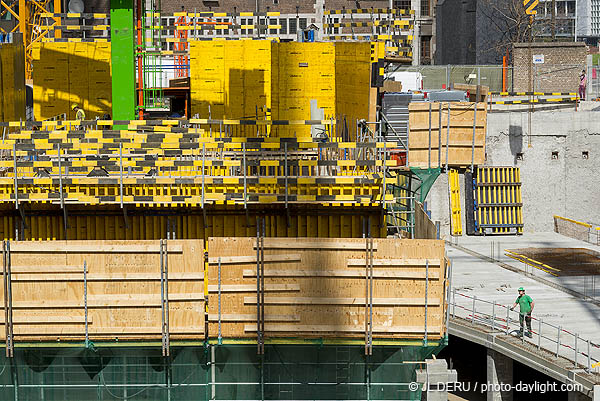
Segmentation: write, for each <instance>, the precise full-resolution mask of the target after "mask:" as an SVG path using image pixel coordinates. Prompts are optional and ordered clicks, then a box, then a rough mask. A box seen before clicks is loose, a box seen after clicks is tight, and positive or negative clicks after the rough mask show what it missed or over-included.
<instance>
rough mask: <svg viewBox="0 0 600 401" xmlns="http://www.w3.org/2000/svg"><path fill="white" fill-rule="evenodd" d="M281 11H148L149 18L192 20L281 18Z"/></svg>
mask: <svg viewBox="0 0 600 401" xmlns="http://www.w3.org/2000/svg"><path fill="white" fill-rule="evenodd" d="M280 15H281V13H280V12H279V11H267V12H258V13H256V12H239V13H219V12H213V11H198V12H190V11H180V12H176V13H173V14H162V13H159V12H154V11H146V17H147V18H159V17H160V18H168V17H190V18H223V17H279V16H280Z"/></svg>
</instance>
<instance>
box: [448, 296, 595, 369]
mask: <svg viewBox="0 0 600 401" xmlns="http://www.w3.org/2000/svg"><path fill="white" fill-rule="evenodd" d="M449 305H450V306H449V310H450V314H451V316H452V317H459V318H462V319H465V320H467V321H470V322H472V323H478V324H482V325H485V326H487V327H489V328H491V330H492V331H493V332H497V333H503V334H506V335H518V332H519V330H520V328H521V327H520V323H519V312H516V311H511V310H510V307H509V306H508V305H502V304H500V303H498V302H497V301H488V300H484V299H480V298H477V297H476V296H471V295H467V294H464V293H460V292H458V291H457V290H456V288H455V289H453V290H452V299H451V300H450V302H449ZM531 329H532V330H531V334H532V336H531V337H530V338H528V337H525V336H520V340H521V341H522V342H523V343H524V344H525V343H527V345H528V346H529V347H531V346H533V347H535V348H537V350H544V351H547V352H548V353H550V354H553V355H554V356H556V357H557V358H558V357H559V356H560V357H563V358H566V359H568V360H570V361H572V362H573V365H574V367H575V368H582V369H585V370H586V371H587V372H594V373H598V372H599V371H600V367H599V366H598V361H599V359H600V345H599V344H597V343H594V342H592V341H590V340H589V339H584V338H581V337H580V336H579V334H578V333H576V332H572V331H569V330H566V329H564V328H563V327H562V326H561V325H557V324H554V323H550V322H547V321H544V320H543V319H542V318H539V319H538V318H536V317H533V316H532V317H531ZM530 349H531V348H530Z"/></svg>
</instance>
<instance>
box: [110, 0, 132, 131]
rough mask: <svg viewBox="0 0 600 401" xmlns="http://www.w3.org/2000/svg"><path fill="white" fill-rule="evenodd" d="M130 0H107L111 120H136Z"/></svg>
mask: <svg viewBox="0 0 600 401" xmlns="http://www.w3.org/2000/svg"><path fill="white" fill-rule="evenodd" d="M134 34H135V29H134V26H133V0H110V35H111V39H110V40H111V58H112V118H113V120H133V119H135V62H134V54H133V49H134V41H133V38H134Z"/></svg>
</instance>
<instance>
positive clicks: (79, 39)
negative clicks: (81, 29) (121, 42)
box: [41, 38, 110, 43]
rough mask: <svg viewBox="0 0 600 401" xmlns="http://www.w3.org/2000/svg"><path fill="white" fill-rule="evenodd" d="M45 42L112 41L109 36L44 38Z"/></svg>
mask: <svg viewBox="0 0 600 401" xmlns="http://www.w3.org/2000/svg"><path fill="white" fill-rule="evenodd" d="M41 41H42V42H44V43H92V42H104V43H106V42H110V39H108V38H44V39H42V40H41Z"/></svg>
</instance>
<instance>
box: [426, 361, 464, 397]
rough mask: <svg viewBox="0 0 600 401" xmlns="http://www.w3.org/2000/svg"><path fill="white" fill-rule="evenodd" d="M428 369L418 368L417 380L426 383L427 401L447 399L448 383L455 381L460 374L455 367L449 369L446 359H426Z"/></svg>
mask: <svg viewBox="0 0 600 401" xmlns="http://www.w3.org/2000/svg"><path fill="white" fill-rule="evenodd" d="M425 363H426V369H417V371H416V374H417V375H416V382H417V383H421V384H424V389H425V390H424V396H422V397H421V399H422V400H425V401H447V400H448V390H447V387H446V386H447V385H448V383H455V382H456V381H457V380H458V374H457V373H456V370H454V369H448V363H447V362H446V360H445V359H426V360H425Z"/></svg>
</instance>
